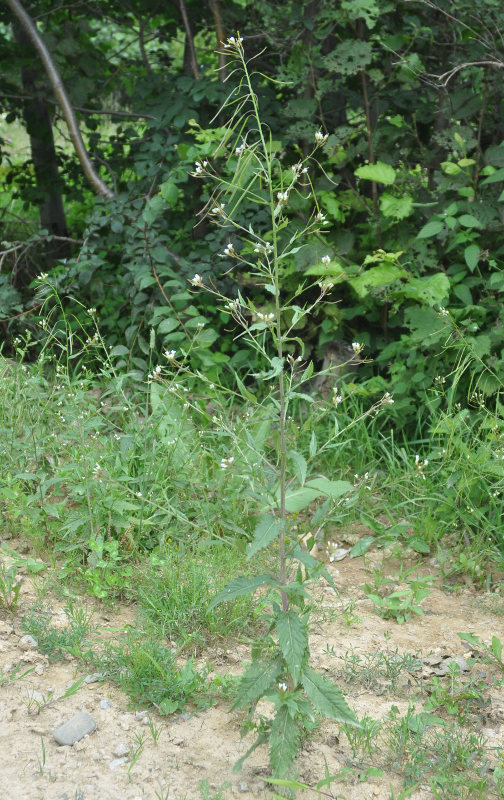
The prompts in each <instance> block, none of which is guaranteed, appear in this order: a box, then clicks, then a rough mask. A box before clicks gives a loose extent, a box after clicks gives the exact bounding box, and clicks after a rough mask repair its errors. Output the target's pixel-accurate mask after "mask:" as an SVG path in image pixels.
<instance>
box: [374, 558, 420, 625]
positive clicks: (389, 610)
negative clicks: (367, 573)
mask: <svg viewBox="0 0 504 800" xmlns="http://www.w3.org/2000/svg"><path fill="white" fill-rule="evenodd" d="M414 569H415V568H414ZM410 572H411V570H407V572H406V574H405V575H404V576H403V575H399V576H398V577H397V578H384V577H383V576H382V575H381V573H380V572H378V571H377V570H375V571H374V574H373V577H374V586H372V585H371V584H369V583H366V584H364V586H363V589H364V592H365V594H366V596H367V597H368V598H369V599H370V600H371V601H372V602H373V603H374V606H375V610H376V612H377V614H379V615H380V617H383V619H395V620H396V622H398V623H399V624H402V623H403V622H405V621H406V620H408V619H410V617H411V616H412V615H413V614H416V615H420V616H421V615H423V613H424V612H423V610H422V608H421V606H420V603H421V602H422V600H423V599H424V598H425V597H427V596H428V595H429V594H430V588H429V587H430V585H431V584H432V581H433V578H432V577H431V576H429V577H425V578H415V579H409V578H408V577H407V575H408V574H409V573H410ZM398 584H400V586H399V588H397V589H396V588H395V587H396V586H397V585H398Z"/></svg>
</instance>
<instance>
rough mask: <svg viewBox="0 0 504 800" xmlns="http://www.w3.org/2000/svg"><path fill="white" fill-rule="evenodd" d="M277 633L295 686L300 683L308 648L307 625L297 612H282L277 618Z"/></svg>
mask: <svg viewBox="0 0 504 800" xmlns="http://www.w3.org/2000/svg"><path fill="white" fill-rule="evenodd" d="M275 627H276V632H277V636H278V642H279V644H280V648H281V650H282V655H283V657H284V659H285V663H286V664H287V666H288V668H289V672H290V674H291V677H292V682H293V684H294V686H297V685H298V683H299V677H300V675H301V668H302V666H303V661H304V657H305V653H306V650H307V648H308V634H307V631H306V624H305V623H304V622H302V620H301V619H300V618H299V616H298V615H297V614H296V612H295V611H280V612H279V613H278V615H277V618H276V625H275Z"/></svg>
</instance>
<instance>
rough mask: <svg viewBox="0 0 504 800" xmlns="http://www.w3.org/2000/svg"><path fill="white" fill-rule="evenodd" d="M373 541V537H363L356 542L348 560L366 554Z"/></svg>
mask: <svg viewBox="0 0 504 800" xmlns="http://www.w3.org/2000/svg"><path fill="white" fill-rule="evenodd" d="M374 540H375V537H374V536H363V537H362V539H359V541H358V542H356V543H355V544H354V546H353V547H352V549H351V550H350V558H358V556H363V555H364V553H367V551H368V550H369V548H370V547H371V545H372V544H373V542H374Z"/></svg>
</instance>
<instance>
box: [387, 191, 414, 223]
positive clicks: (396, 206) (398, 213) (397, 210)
mask: <svg viewBox="0 0 504 800" xmlns="http://www.w3.org/2000/svg"><path fill="white" fill-rule="evenodd" d="M380 211H381V212H382V214H383V216H384V217H392V218H393V219H406V217H409V215H410V214H411V212H412V211H413V198H412V197H411V195H409V194H408V195H405V196H404V197H394V196H393V195H391V194H388V192H384V193H383V194H382V196H381V197H380Z"/></svg>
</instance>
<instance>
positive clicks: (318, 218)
mask: <svg viewBox="0 0 504 800" xmlns="http://www.w3.org/2000/svg"><path fill="white" fill-rule="evenodd" d="M315 222H321V223H322V225H329V220H327V219H326V216H325V214H322V212H321V211H319V212H318V213H317V214H316V216H315Z"/></svg>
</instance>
